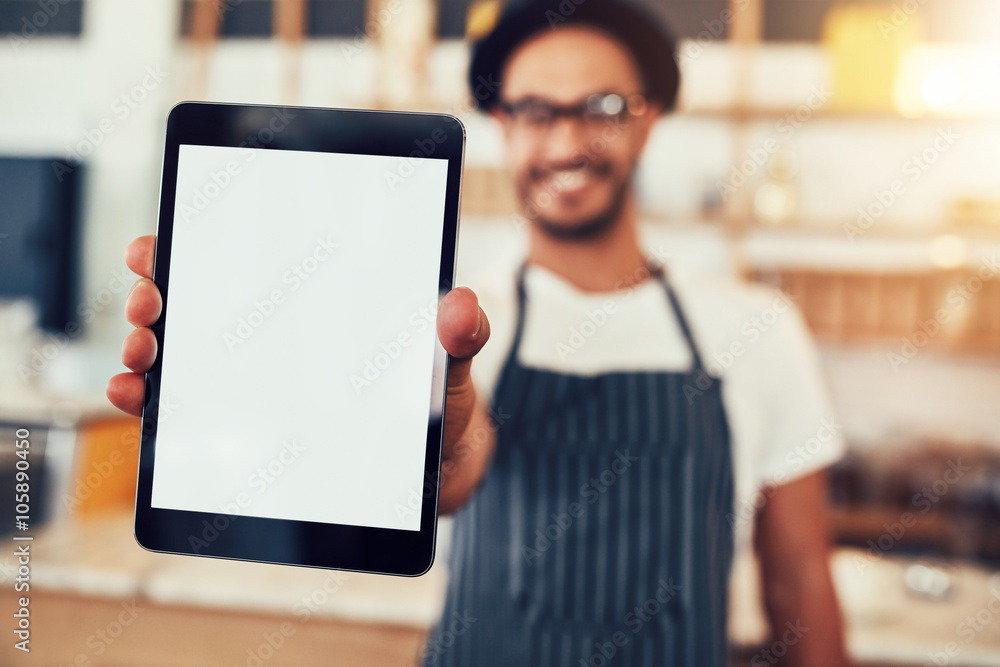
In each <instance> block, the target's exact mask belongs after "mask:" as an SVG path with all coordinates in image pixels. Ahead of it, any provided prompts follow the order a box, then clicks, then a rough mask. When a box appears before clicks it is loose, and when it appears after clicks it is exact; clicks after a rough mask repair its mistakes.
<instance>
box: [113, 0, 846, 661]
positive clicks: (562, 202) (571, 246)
mask: <svg viewBox="0 0 1000 667" xmlns="http://www.w3.org/2000/svg"><path fill="white" fill-rule="evenodd" d="M673 49H674V44H673V41H672V39H671V38H670V36H669V35H668V34H667V33H666V32H665V31H664V30H663V29H662V28H661V27H660V26H659V24H658V23H657V22H656V21H655V19H652V18H651V17H650V16H648V15H647V14H646V13H645V12H643V11H640V10H637V9H636V8H635V7H634V6H633V5H631V4H627V3H626V2H624V0H584V1H583V2H579V3H577V2H565V1H564V2H561V3H560V2H556V1H552V0H530V1H528V2H520V3H516V4H512V5H510V6H509V8H508V9H507V10H506V11H505V12H504V14H503V15H502V16H501V17H500V19H499V21H498V23H497V26H496V27H495V29H494V31H493V32H492V33H491V34H490V35H489V36H487V37H486V38H484V39H483V40H482V41H480V42H479V43H478V44H477V45H476V46H475V48H474V51H473V60H472V65H471V69H470V82H471V83H472V85H473V90H474V91H477V92H478V93H482V92H483V91H486V94H477V101H478V103H479V105H480V108H481V109H482V110H483V111H485V112H487V113H489V114H491V115H492V116H493V117H494V118H495V119H496V120H497V122H498V123H499V125H500V127H501V128H502V131H503V136H504V139H505V141H506V146H507V152H508V159H509V162H510V166H511V169H512V172H513V177H514V180H515V183H516V186H517V191H518V194H519V198H520V200H521V201H522V204H523V212H524V214H525V217H526V219H527V220H528V221H529V223H530V225H529V251H528V255H527V257H526V258H525V261H524V263H523V265H522V266H521V267H520V268H518V269H517V270H516V271H515V272H514V275H513V276H512V275H511V274H510V273H507V274H505V275H494V276H493V277H492V278H491V279H489V280H486V281H484V282H483V284H482V286H481V289H479V290H477V293H474V292H472V291H471V290H469V289H467V288H457V289H455V290H453V291H452V292H451V293H449V294H448V295H447V296H446V297H445V298H444V299H443V301H442V303H441V307H440V309H439V314H438V334H439V337H440V339H441V342H442V344H443V345H444V347H445V348H446V349H447V350H448V352H449V354H450V355H451V356H452V363H451V371H450V374H449V377H448V399H447V400H448V410H447V422H446V426H445V435H444V439H445V442H444V455H443V456H444V465H443V473H442V474H443V478H442V486H441V495H440V508H441V512H442V513H443V514H449V513H456V518H455V535H454V544H453V550H452V558H451V564H450V569H451V579H450V584H449V590H448V595H447V602H446V609H445V615H444V618H445V619H449V618H452V614H453V613H455V614H462V615H463V618H465V619H475V620H474V621H473V620H469V621H468V623H467V625H468V627H467V628H465V626H463V632H461V633H458V632H452V631H450V630H449V629H448V627H447V625H446V623H442V625H441V627H439V628H438V629H437V630H436V631H435V633H434V634H433V635H432V637H431V639H430V647H431V648H432V649H433V650H428V652H427V656H426V661H427V663H428V664H438V665H467V666H470V667H480V666H488V665H518V666H521V665H593V666H595V667H596V666H598V665H605V664H606V665H613V664H619V665H684V666H695V665H713V666H715V665H724V664H725V662H726V616H727V613H726V612H727V603H728V597H727V590H726V589H727V580H728V574H729V568H730V563H731V560H732V554H733V551H734V549H737V548H742V547H743V546H745V545H746V544H747V543H749V542H750V540H751V533H752V534H753V542H754V544H755V545H756V547H757V550H758V554H759V556H760V560H761V572H762V582H763V590H764V594H765V607H766V610H767V613H768V616H769V618H770V621H771V625H772V628H774V630H775V642H776V643H775V644H774V649H775V650H773V651H771V652H769V653H767V654H766V655H763V654H762V656H760V658H761V659H762V660H763V662H760V663H759V664H774V663H775V662H776V661H777V660H778V658H779V657H780V658H781V663H780V664H787V665H808V666H809V667H822V666H832V665H844V664H845V658H844V648H843V641H842V631H841V622H840V616H839V611H838V607H837V602H836V598H835V595H834V591H833V587H832V584H831V579H830V573H829V568H828V561H827V525H826V520H825V515H824V503H825V488H824V482H823V476H822V471H821V468H822V467H823V466H824V465H827V464H828V463H829V462H830V461H832V460H833V459H835V458H836V456H837V455H838V454H839V450H840V448H841V446H842V443H841V442H840V438H839V434H837V433H836V432H835V431H836V428H835V427H834V426H831V424H835V423H834V422H832V421H831V419H830V414H829V410H828V407H827V403H826V398H825V396H824V393H823V390H822V387H821V382H820V381H819V379H818V365H817V361H816V357H815V353H814V350H813V348H812V346H811V344H810V342H809V340H808V337H807V335H806V333H805V330H804V327H803V325H802V322H801V320H800V318H799V317H798V315H797V313H796V312H795V311H794V309H793V308H791V306H790V305H788V303H787V302H786V301H785V300H784V299H782V298H780V297H778V296H777V295H774V294H771V293H769V292H765V291H763V290H761V289H758V288H749V287H741V286H713V285H710V284H708V283H706V282H704V281H697V280H693V279H689V280H685V279H684V278H683V277H682V276H675V275H674V274H673V272H671V273H670V275H669V277H668V275H667V273H666V271H664V270H663V269H662V267H660V266H657V265H656V264H654V263H652V262H650V261H649V260H648V259H647V257H646V254H645V252H644V251H643V249H642V247H641V245H640V243H639V240H638V232H637V220H636V208H635V203H634V200H633V197H632V194H631V189H630V183H631V178H632V174H633V172H634V170H635V168H636V164H637V162H638V160H639V157H640V155H641V153H642V150H643V148H644V146H645V144H646V141H647V138H648V136H649V132H650V130H651V128H652V127H653V125H654V123H655V122H656V120H657V118H658V117H659V115H660V114H661V113H663V112H666V111H669V110H670V109H671V108H672V107H673V104H674V100H675V98H676V93H677V85H678V73H677V69H676V64H675V60H674V58H673V57H672V53H673ZM484 80H485V81H499V82H500V85H499V87H498V88H497V87H496V86H492V87H490V86H479V87H478V88H476V86H477V85H478V84H479V83H481V82H482V81H484ZM152 241H153V239H152V237H143V238H140V239H137V240H136V241H135V242H133V244H132V245H131V246H130V247H129V251H128V253H127V260H128V263H129V266H130V267H131V268H132V269H133V270H134V271H136V272H137V273H139V274H140V276H142V277H141V278H140V280H139V281H138V282H137V284H136V286H135V288H134V290H133V292H132V293H131V294H130V296H129V299H128V303H127V306H126V316H127V317H128V319H129V321H130V322H132V323H133V324H135V325H136V326H137V327H139V328H137V329H136V330H135V331H134V332H133V333H132V334H130V335H129V337H128V338H127V339H126V341H125V344H124V347H123V352H122V358H123V362H124V363H125V365H126V366H128V367H129V368H130V369H131V370H132V371H134V372H133V373H126V374H122V375H119V376H116V377H115V378H112V380H111V382H110V383H109V385H108V396H109V398H110V399H111V401H112V402H113V403H115V404H116V405H118V406H119V407H121V408H122V409H123V410H126V411H128V412H130V413H132V414H138V413H139V412H140V411H141V401H142V375H141V373H142V372H144V371H145V370H146V369H147V368H148V367H149V366H150V365H151V363H152V361H153V360H154V358H155V355H156V343H155V339H154V338H153V336H152V333H151V332H150V331H149V329H148V328H146V327H148V326H149V325H150V324H152V323H153V322H154V321H155V319H156V317H157V316H158V314H159V309H160V303H161V302H160V297H159V294H158V293H157V291H156V289H155V287H154V286H153V285H152V283H151V281H150V280H149V276H150V275H151V268H152V258H153V250H152V247H153V243H152ZM480 299H481V300H482V305H483V306H485V311H486V312H489V313H490V314H491V316H492V318H493V322H494V331H493V338H494V341H493V342H492V343H491V344H490V345H488V346H485V347H484V345H485V343H486V342H487V340H488V339H489V338H490V336H491V329H490V322H489V320H488V319H487V318H486V315H485V312H484V308H481V307H480V305H479V304H480ZM763 322H768V324H767V325H764V324H763ZM581 332H586V334H584V333H581ZM737 346H738V347H737ZM480 351H481V352H480ZM725 354H728V355H730V356H729V357H725V356H724V355H725ZM477 355H478V357H477V362H476V365H475V369H474V370H475V372H474V374H475V378H473V366H472V358H473V357H474V356H477ZM720 355H723V356H720ZM719 359H723V360H724V362H725V363H723V362H722V361H718V360H719ZM712 362H715V363H712ZM474 380H475V381H474ZM824 429H825V430H824ZM811 442H817V443H821V444H823V446H822V447H812V446H808V447H806V445H807V443H811ZM824 443H825V444H824ZM765 485H766V486H765ZM751 528H753V530H751ZM779 645H780V646H779Z"/></svg>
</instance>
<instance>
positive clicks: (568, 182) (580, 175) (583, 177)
mask: <svg viewBox="0 0 1000 667" xmlns="http://www.w3.org/2000/svg"><path fill="white" fill-rule="evenodd" d="M552 179H553V180H554V181H555V182H556V184H557V186H558V187H560V188H562V189H564V190H572V189H574V188H578V187H580V186H582V185H583V184H584V183H585V182H586V181H587V180H588V176H587V174H586V172H585V171H584V170H583V169H572V170H570V169H562V170H559V171H556V172H553V173H552Z"/></svg>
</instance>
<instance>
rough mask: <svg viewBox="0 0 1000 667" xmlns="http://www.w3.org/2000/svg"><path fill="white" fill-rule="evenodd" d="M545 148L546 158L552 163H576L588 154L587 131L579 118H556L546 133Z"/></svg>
mask: <svg viewBox="0 0 1000 667" xmlns="http://www.w3.org/2000/svg"><path fill="white" fill-rule="evenodd" d="M544 146H545V157H546V159H547V160H549V161H551V162H573V161H576V160H578V159H579V158H580V157H582V156H584V155H585V154H586V148H587V131H586V129H585V128H584V126H583V123H582V122H581V121H580V120H579V119H577V118H572V117H567V116H562V117H559V118H556V119H554V120H553V121H552V124H551V125H550V126H549V128H548V132H546V136H545V142H544Z"/></svg>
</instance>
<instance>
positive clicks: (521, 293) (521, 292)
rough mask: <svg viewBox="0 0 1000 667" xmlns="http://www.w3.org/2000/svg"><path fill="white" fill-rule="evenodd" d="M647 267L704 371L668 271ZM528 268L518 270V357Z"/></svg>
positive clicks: (698, 368)
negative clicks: (663, 292)
mask: <svg viewBox="0 0 1000 667" xmlns="http://www.w3.org/2000/svg"><path fill="white" fill-rule="evenodd" d="M646 265H647V266H648V267H649V274H650V276H653V277H655V278H656V279H657V280H659V282H660V284H661V285H663V289H664V291H666V293H667V301H668V302H669V303H670V309H671V310H672V311H673V313H674V317H676V318H677V324H678V326H680V329H681V334H682V335H683V336H684V340H685V342H686V343H687V346H688V349H689V350H691V358H692V360H693V361H694V368H693V370H694V371H701V370H703V369H704V364H702V361H701V355H700V354H698V346H697V345H695V343H694V336H692V335H691V327H690V326H688V321H687V318H686V317H685V316H684V309H683V308H681V304H680V301H678V300H677V294H676V293H675V292H674V289H673V287H671V286H670V281H669V280H667V272H666V270H665V269H664V267H663V266H662V265H660V264H656V263H654V262H652V261H647V262H646ZM527 268H528V262H527V261H524V262H521V265H520V266H519V267H518V269H517V277H516V281H517V328H516V329H515V330H514V342H513V345H512V347H511V352H512V354H513V355H516V354H517V351H518V349H519V348H520V347H521V334H522V333H523V332H524V313H525V303H526V302H527V300H528V296H527V290H525V287H524V274H525V272H526V270H527ZM512 358H516V357H512Z"/></svg>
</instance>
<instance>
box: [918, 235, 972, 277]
mask: <svg viewBox="0 0 1000 667" xmlns="http://www.w3.org/2000/svg"><path fill="white" fill-rule="evenodd" d="M927 257H928V259H930V262H931V264H933V265H934V266H936V267H938V268H939V269H955V268H958V267H960V266H962V265H963V264H965V263H966V261H967V260H968V248H967V247H966V243H965V239H963V238H961V237H960V236H955V235H954V234H945V235H943V236H938V237H937V238H935V239H932V240H931V241H930V242H929V243H928V244H927Z"/></svg>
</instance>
